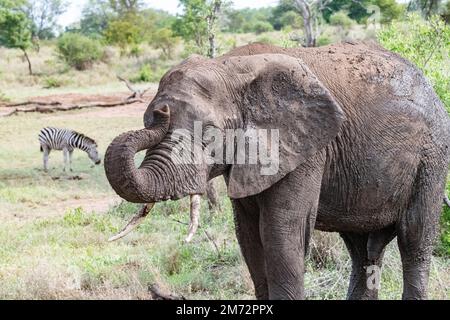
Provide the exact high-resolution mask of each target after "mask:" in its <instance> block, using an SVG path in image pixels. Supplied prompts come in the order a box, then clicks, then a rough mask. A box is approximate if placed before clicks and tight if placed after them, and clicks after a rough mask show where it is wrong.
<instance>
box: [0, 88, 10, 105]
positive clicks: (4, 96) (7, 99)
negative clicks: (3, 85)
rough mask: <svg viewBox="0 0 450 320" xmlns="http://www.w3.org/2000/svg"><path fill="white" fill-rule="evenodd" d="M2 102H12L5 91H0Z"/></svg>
mask: <svg viewBox="0 0 450 320" xmlns="http://www.w3.org/2000/svg"><path fill="white" fill-rule="evenodd" d="M2 102H10V99H9V98H8V97H7V96H6V95H5V94H4V93H3V92H1V91H0V104H1V103H2Z"/></svg>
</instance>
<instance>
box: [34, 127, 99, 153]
mask: <svg viewBox="0 0 450 320" xmlns="http://www.w3.org/2000/svg"><path fill="white" fill-rule="evenodd" d="M39 142H40V144H41V150H42V149H43V147H46V148H47V149H50V150H51V149H53V150H63V149H67V150H73V149H81V150H83V151H85V152H88V150H90V149H91V148H92V147H97V144H96V143H95V141H94V140H93V139H91V138H89V137H86V136H85V135H84V134H81V133H78V132H76V131H73V130H70V129H59V128H52V127H47V128H43V129H42V130H41V132H40V133H39Z"/></svg>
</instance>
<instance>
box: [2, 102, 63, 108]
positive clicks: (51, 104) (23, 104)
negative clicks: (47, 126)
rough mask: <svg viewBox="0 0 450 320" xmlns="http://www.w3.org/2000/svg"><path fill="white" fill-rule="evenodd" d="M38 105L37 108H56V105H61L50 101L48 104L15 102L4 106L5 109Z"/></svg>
mask: <svg viewBox="0 0 450 320" xmlns="http://www.w3.org/2000/svg"><path fill="white" fill-rule="evenodd" d="M33 104H35V105H38V106H57V105H61V102H59V101H50V102H45V101H24V102H17V103H9V104H6V105H5V107H8V108H9V107H21V106H28V105H33Z"/></svg>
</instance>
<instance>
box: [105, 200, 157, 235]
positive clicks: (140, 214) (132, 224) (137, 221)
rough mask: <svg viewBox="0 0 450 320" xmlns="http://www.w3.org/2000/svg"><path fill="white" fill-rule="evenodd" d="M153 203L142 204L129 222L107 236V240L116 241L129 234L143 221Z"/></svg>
mask: <svg viewBox="0 0 450 320" xmlns="http://www.w3.org/2000/svg"><path fill="white" fill-rule="evenodd" d="M154 205H155V203H147V204H145V205H143V206H142V207H141V209H140V210H139V212H138V213H137V214H136V215H135V216H134V217H133V218H131V220H130V222H128V224H127V225H126V226H125V227H124V228H123V229H122V231H120V232H119V233H118V234H116V235H115V236H112V237H111V238H109V239H108V241H116V240H118V239H120V238H123V237H125V236H126V235H127V234H129V233H130V232H131V231H132V230H133V229H134V228H136V227H137V226H138V225H139V224H141V223H142V221H144V219H145V217H146V216H147V215H148V214H149V212H150V210H152V208H153V206H154Z"/></svg>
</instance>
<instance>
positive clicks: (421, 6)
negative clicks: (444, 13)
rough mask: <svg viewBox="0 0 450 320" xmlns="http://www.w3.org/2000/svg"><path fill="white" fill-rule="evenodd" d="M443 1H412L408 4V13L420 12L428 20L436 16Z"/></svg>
mask: <svg viewBox="0 0 450 320" xmlns="http://www.w3.org/2000/svg"><path fill="white" fill-rule="evenodd" d="M441 2H442V0H411V1H410V2H409V4H408V11H420V12H421V13H422V15H423V16H424V17H425V18H426V19H428V18H430V17H431V16H432V15H434V14H436V13H437V11H438V9H439V6H440V4H441Z"/></svg>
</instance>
